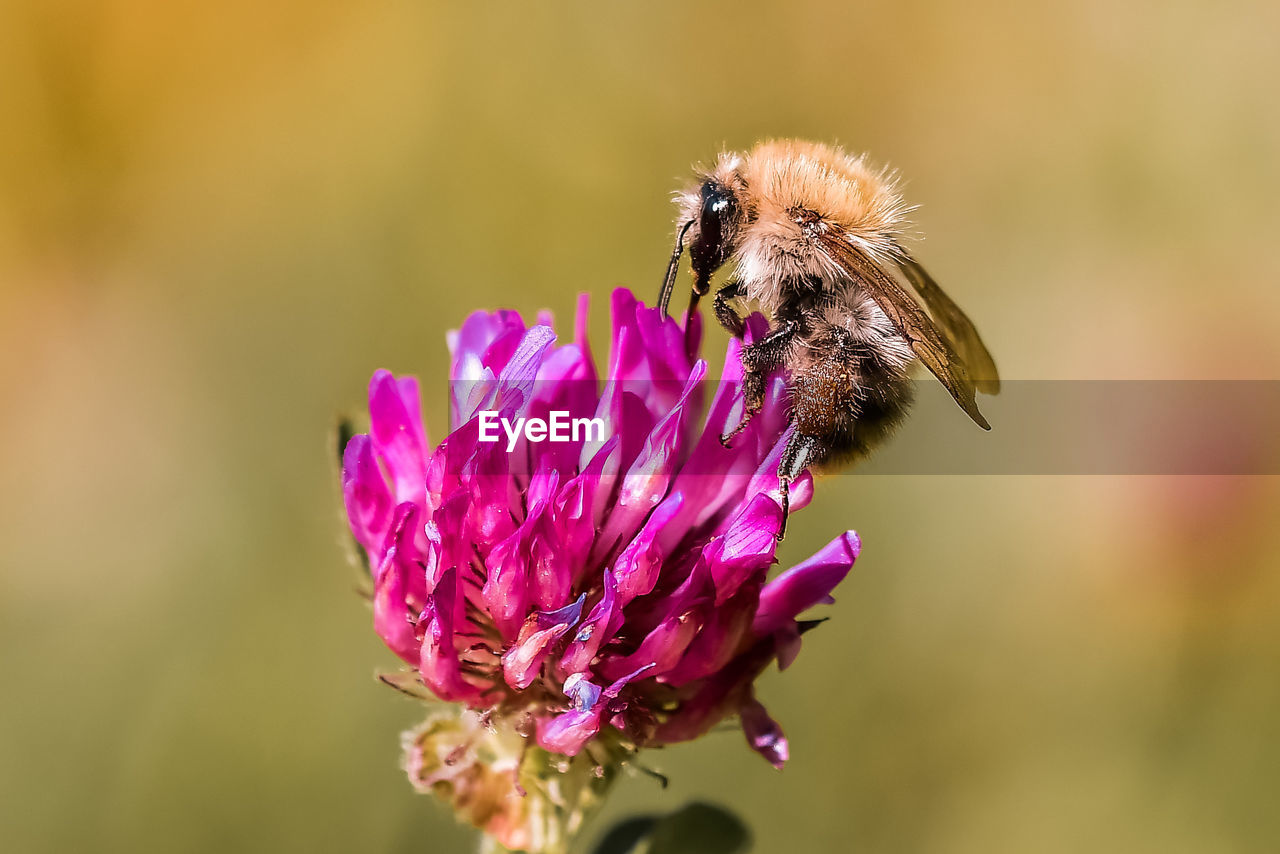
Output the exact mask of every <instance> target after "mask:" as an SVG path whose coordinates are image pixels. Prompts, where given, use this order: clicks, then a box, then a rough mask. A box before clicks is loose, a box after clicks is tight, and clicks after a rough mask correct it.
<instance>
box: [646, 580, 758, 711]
mask: <svg viewBox="0 0 1280 854" xmlns="http://www.w3.org/2000/svg"><path fill="white" fill-rule="evenodd" d="M759 596H760V582H759V581H756V582H752V583H748V584H746V585H744V586H743V587H742V589H741V590H739V592H738V594H737V595H735V596H734V597H733V598H732V599H730V600H729V601H728V602H726V603H725V604H723V605H720V606H717V607H716V608H713V609H711V613H710V616H709V617H708V618H707V620H706V622H705V624H704V625H703V626H702V629H701V630H700V631H699V632H698V636H697V637H696V638H694V639H693V642H692V643H691V644H689V648H688V650H687V651H686V652H685V654H684V656H683V657H682V658H681V659H680V663H679V664H678V665H676V666H675V667H674V668H672V669H671V670H670V671H669V672H668V673H666V674H665V675H664V676H663V680H662V681H664V682H666V683H668V684H671V685H684V684H686V683H688V682H692V681H694V680H696V679H702V678H705V677H707V676H711V675H712V674H714V673H718V672H719V671H721V670H723V669H724V667H725V666H726V665H728V663H729V662H730V661H731V660H732V659H733V657H734V655H735V654H737V652H738V649H739V647H740V646H741V644H742V642H743V640H744V639H745V638H746V637H747V633H748V631H749V630H750V628H751V620H752V617H753V616H754V615H755V611H756V604H757V602H758V601H759Z"/></svg>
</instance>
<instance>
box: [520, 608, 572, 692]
mask: <svg viewBox="0 0 1280 854" xmlns="http://www.w3.org/2000/svg"><path fill="white" fill-rule="evenodd" d="M586 598H587V597H586V594H583V595H581V596H579V597H578V598H577V600H576V601H574V602H571V603H569V604H568V605H566V606H564V607H563V608H560V609H558V610H555V611H540V612H538V613H535V614H530V615H529V618H528V619H527V620H526V621H525V624H524V627H523V628H521V630H520V637H519V638H517V639H516V643H515V645H514V646H512V647H511V648H510V649H508V650H507V651H506V653H504V654H503V656H502V671H503V676H504V677H505V679H506V681H507V684H508V685H510V686H511V687H512V688H515V689H517V690H520V691H523V690H524V689H525V688H528V687H529V686H530V685H532V684H533V680H534V678H535V677H536V676H537V675H538V670H539V669H540V668H541V667H542V662H544V661H546V659H547V656H548V655H550V654H551V645H552V644H554V643H555V642H556V641H558V640H559V639H560V638H562V637H564V635H565V634H566V633H567V632H568V631H569V630H570V629H571V628H573V627H574V626H575V625H577V623H578V620H579V619H580V618H581V617H582V603H583V602H584V601H585V600H586Z"/></svg>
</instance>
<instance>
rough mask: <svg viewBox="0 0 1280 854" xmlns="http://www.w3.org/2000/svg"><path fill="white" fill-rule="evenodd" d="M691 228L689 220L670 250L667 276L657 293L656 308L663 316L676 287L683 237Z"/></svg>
mask: <svg viewBox="0 0 1280 854" xmlns="http://www.w3.org/2000/svg"><path fill="white" fill-rule="evenodd" d="M692 227H693V220H689V221H688V222H686V223H685V224H684V225H682V226H680V230H679V231H678V232H676V245H675V248H674V249H672V250H671V262H670V263H669V264H667V275H666V276H665V277H664V278H663V280H662V290H661V291H660V292H659V293H658V308H659V309H660V310H661V311H662V313H663V315H666V314H667V309H668V308H669V307H670V305H671V293H672V292H673V291H674V290H675V287H676V274H677V273H679V272H680V256H681V255H683V254H684V236H685V235H686V234H687V233H688V232H689V229H690V228H692Z"/></svg>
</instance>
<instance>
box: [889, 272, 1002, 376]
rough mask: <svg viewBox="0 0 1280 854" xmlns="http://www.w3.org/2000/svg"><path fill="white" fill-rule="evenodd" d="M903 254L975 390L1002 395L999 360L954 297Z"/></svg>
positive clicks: (917, 287) (913, 282) (910, 274)
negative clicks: (984, 342)
mask: <svg viewBox="0 0 1280 854" xmlns="http://www.w3.org/2000/svg"><path fill="white" fill-rule="evenodd" d="M899 250H900V252H901V254H900V256H899V259H898V267H899V268H901V270H902V272H903V275H905V276H906V277H907V281H909V282H910V283H911V287H913V288H915V291H916V293H917V294H919V295H920V299H921V300H922V301H923V302H924V305H925V308H927V309H929V313H930V314H932V315H933V317H934V319H935V320H936V321H938V325H939V326H941V327H942V331H943V332H945V333H946V335H947V337H948V338H950V339H951V344H952V346H954V347H955V349H956V351H957V352H958V353H959V354H960V358H961V359H963V360H964V363H965V367H966V368H967V369H968V371H969V378H970V379H972V380H973V384H974V386H975V387H976V388H977V389H978V391H980V392H982V393H983V394H999V393H1000V373H999V371H997V370H996V362H995V359H993V358H991V352H990V351H989V350H987V345H985V344H983V343H982V337H981V336H979V335H978V330H977V329H975V328H974V326H973V321H971V320H970V319H969V317H968V315H966V314H965V313H964V312H963V311H961V310H960V306H958V305H956V304H955V303H954V302H952V301H951V297H949V296H947V295H946V293H945V292H944V291H943V290H942V288H940V287H939V286H938V283H937V282H935V281H934V280H933V276H930V275H929V273H928V272H927V271H926V270H925V269H924V267H922V266H920V262H919V261H917V260H916V259H914V258H912V257H911V256H910V255H909V254H907V252H906V251H905V250H902V249H901V247H899Z"/></svg>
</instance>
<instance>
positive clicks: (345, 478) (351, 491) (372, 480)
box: [342, 433, 391, 562]
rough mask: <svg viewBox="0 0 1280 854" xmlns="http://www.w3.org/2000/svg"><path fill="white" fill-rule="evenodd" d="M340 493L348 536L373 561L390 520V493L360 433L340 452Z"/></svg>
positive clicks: (370, 443) (369, 442)
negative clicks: (349, 525)
mask: <svg viewBox="0 0 1280 854" xmlns="http://www.w3.org/2000/svg"><path fill="white" fill-rule="evenodd" d="M342 494H343V498H344V499H345V500H346V505H347V519H348V521H349V522H350V523H351V533H352V535H353V536H354V537H355V538H356V542H358V543H359V544H360V545H362V546H364V549H365V551H366V552H368V553H369V554H370V555H371V556H372V557H373V560H374V561H375V562H376V561H377V560H378V554H379V552H378V549H379V548H380V547H381V546H382V543H383V540H384V539H385V538H386V536H387V526H388V525H389V524H390V521H391V518H390V517H391V491H390V490H389V489H388V488H387V482H386V480H385V479H384V478H383V476H382V470H381V469H379V468H378V461H377V460H376V459H375V458H374V455H373V440H372V439H370V438H369V437H368V436H366V435H364V434H363V433H362V434H359V435H356V436H352V437H351V441H349V442H347V447H346V448H345V449H344V450H343V452H342Z"/></svg>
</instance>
